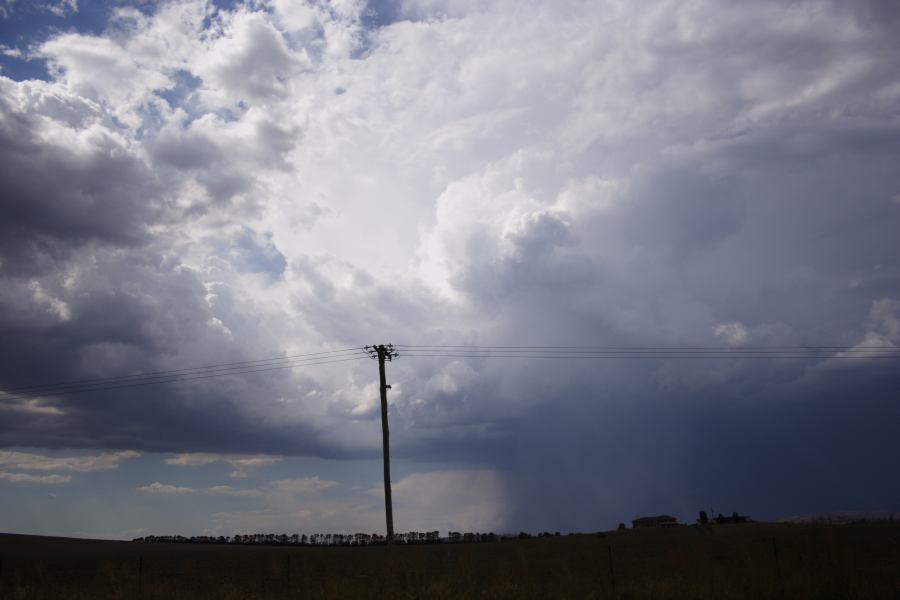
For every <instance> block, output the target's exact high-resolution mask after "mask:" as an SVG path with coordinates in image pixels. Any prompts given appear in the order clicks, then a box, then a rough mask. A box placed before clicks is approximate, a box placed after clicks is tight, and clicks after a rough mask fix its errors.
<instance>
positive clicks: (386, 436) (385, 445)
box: [375, 344, 394, 546]
mask: <svg viewBox="0 0 900 600" xmlns="http://www.w3.org/2000/svg"><path fill="white" fill-rule="evenodd" d="M375 349H376V351H377V352H378V376H379V377H380V378H381V443H382V453H383V458H384V520H385V524H386V525H387V543H388V546H392V545H393V544H394V508H393V505H392V502H391V449H390V432H389V431H388V409H387V390H388V385H387V382H386V381H385V375H384V361H385V358H387V360H390V358H391V353H390V350H389V349H388V348H385V347H384V345H383V344H381V345H379V346H377V347H376V348H375Z"/></svg>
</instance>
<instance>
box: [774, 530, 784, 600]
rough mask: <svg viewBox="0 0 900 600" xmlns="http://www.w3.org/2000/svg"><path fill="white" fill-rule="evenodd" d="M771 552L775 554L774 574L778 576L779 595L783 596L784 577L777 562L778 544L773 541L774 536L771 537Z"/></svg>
mask: <svg viewBox="0 0 900 600" xmlns="http://www.w3.org/2000/svg"><path fill="white" fill-rule="evenodd" d="M772 554H774V555H775V575H776V576H777V577H778V588H779V592H780V594H779V596H780V597H781V598H784V579H783V578H782V576H781V564H780V563H779V562H778V545H777V544H776V543H775V537H774V536H773V537H772Z"/></svg>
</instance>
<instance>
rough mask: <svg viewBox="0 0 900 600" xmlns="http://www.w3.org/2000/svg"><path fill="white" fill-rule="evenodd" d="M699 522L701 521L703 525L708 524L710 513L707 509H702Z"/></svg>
mask: <svg viewBox="0 0 900 600" xmlns="http://www.w3.org/2000/svg"><path fill="white" fill-rule="evenodd" d="M697 522H698V523H701V524H703V525H706V524H707V523H709V515H707V514H706V511H705V510H701V511H700V518H699V519H697Z"/></svg>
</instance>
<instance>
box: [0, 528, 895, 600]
mask: <svg viewBox="0 0 900 600" xmlns="http://www.w3.org/2000/svg"><path fill="white" fill-rule="evenodd" d="M773 539H774V540H775V542H774V546H773ZM776 547H777V554H778V560H777V562H776V558H775V548H776ZM610 549H612V555H613V569H614V575H615V589H613V581H612V579H611V577H610V571H609V552H610ZM289 555H290V561H289V560H288V556H289ZM0 560H2V572H0V598H3V599H7V598H10V599H17V600H18V599H21V600H38V599H45V598H46V599H54V600H55V599H61V600H80V599H85V600H87V599H91V600H93V599H126V598H140V599H142V600H143V599H146V600H152V599H175V600H178V599H181V598H210V599H212V598H216V599H226V600H227V599H238V598H240V599H254V598H285V599H287V598H323V599H324V598H328V599H340V598H347V599H358V598H397V599H410V600H417V599H424V598H429V599H432V598H433V599H443V598H597V599H600V598H610V599H613V598H614V599H616V600H630V599H643V598H673V599H679V598H684V599H692V600H693V599H704V598H708V599H710V600H712V599H717V600H718V599H723V600H727V599H751V598H752V599H754V600H756V599H766V598H771V599H773V600H783V599H794V598H797V599H805V598H809V599H816V600H827V599H831V598H834V599H837V598H841V599H857V598H858V599H863V598H865V599H870V598H871V599H881V598H884V599H885V600H887V599H895V598H898V597H900V525H897V524H893V523H881V524H861V525H852V526H824V525H817V526H812V525H769V524H751V525H720V526H713V527H705V528H703V527H682V528H677V529H673V530H655V531H654V530H645V531H625V532H615V533H610V534H608V535H607V536H606V537H597V536H595V535H578V536H569V537H558V538H542V539H530V540H520V541H510V542H497V543H491V544H456V545H449V544H448V545H435V546H409V547H397V548H394V549H393V550H388V549H387V548H291V549H284V548H257V547H221V546H187V545H167V544H153V545H149V544H136V543H116V542H93V541H60V540H48V539H45V540H40V539H38V538H20V537H17V536H0ZM289 562H290V571H289V570H288V563H289ZM139 566H140V569H139ZM139 570H140V573H139Z"/></svg>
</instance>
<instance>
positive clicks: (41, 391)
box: [0, 348, 368, 400]
mask: <svg viewBox="0 0 900 600" xmlns="http://www.w3.org/2000/svg"><path fill="white" fill-rule="evenodd" d="M363 358H368V355H367V354H366V353H365V352H363V351H362V349H361V348H359V349H352V348H351V349H345V350H335V351H329V352H322V353H310V354H306V355H293V356H290V357H282V358H280V359H262V360H258V361H237V362H233V363H223V364H221V365H206V366H203V367H193V368H185V369H173V370H170V371H155V372H149V373H137V374H133V375H122V376H118V377H109V378H96V379H89V380H80V381H77V382H65V383H59V384H45V385H37V386H27V387H18V388H9V389H6V390H3V391H2V392H0V400H3V399H12V398H20V399H21V398H36V397H42V396H61V395H70V394H80V393H86V392H95V391H104V390H111V389H120V388H128V387H141V386H146V385H157V384H165V383H178V382H182V381H194V380H198V379H211V378H215V377H225V376H228V375H244V374H249V373H259V372H263V371H274V370H281V369H293V368H297V367H308V366H316V365H325V364H331V363H337V362H348V361H354V360H360V359H363ZM273 361H280V362H273Z"/></svg>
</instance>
